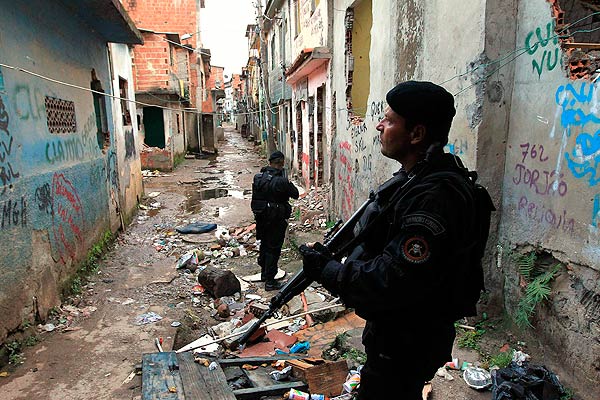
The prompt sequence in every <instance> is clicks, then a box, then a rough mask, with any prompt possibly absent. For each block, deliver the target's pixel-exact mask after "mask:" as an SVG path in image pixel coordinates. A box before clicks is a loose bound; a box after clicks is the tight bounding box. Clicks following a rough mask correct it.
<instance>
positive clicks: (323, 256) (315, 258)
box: [298, 242, 333, 281]
mask: <svg viewBox="0 0 600 400" xmlns="http://www.w3.org/2000/svg"><path fill="white" fill-rule="evenodd" d="M298 250H299V251H300V254H302V259H303V264H302V269H303V270H304V273H305V274H306V276H307V277H309V278H311V279H313V280H315V281H318V280H319V278H320V277H321V272H322V271H323V268H325V265H326V264H327V263H328V262H329V261H331V260H333V254H331V252H330V251H329V249H328V248H327V247H325V246H323V245H322V244H321V243H319V242H317V243H315V244H314V246H313V247H312V248H311V247H308V246H307V245H305V244H303V245H301V246H300V247H299V248H298Z"/></svg>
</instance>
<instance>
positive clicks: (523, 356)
mask: <svg viewBox="0 0 600 400" xmlns="http://www.w3.org/2000/svg"><path fill="white" fill-rule="evenodd" d="M530 359H531V357H530V356H529V354H527V353H523V352H522V351H515V352H514V353H513V356H512V361H513V362H514V363H515V364H517V365H518V366H519V367H520V366H522V365H523V364H524V363H526V362H527V361H529V360H530Z"/></svg>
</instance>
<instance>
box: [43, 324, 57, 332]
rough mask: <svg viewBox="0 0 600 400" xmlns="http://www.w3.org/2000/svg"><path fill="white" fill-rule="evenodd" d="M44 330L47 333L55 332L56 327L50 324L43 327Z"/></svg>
mask: <svg viewBox="0 0 600 400" xmlns="http://www.w3.org/2000/svg"><path fill="white" fill-rule="evenodd" d="M42 328H43V329H44V330H45V331H46V332H52V331H53V330H55V329H56V325H54V324H51V323H48V324H46V325H44V326H42Z"/></svg>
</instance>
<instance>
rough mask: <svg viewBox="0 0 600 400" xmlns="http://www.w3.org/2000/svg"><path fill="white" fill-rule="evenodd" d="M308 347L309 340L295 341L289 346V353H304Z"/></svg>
mask: <svg viewBox="0 0 600 400" xmlns="http://www.w3.org/2000/svg"><path fill="white" fill-rule="evenodd" d="M309 349H310V343H309V342H297V343H295V344H294V345H293V346H292V347H290V354H294V353H306V352H307V351H308V350H309Z"/></svg>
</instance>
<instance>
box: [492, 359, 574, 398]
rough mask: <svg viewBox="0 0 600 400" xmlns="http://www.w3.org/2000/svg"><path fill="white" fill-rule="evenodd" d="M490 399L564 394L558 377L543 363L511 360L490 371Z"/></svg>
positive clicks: (545, 396) (546, 396) (544, 396)
mask: <svg viewBox="0 0 600 400" xmlns="http://www.w3.org/2000/svg"><path fill="white" fill-rule="evenodd" d="M491 380H492V400H518V399H548V400H558V399H561V398H563V396H564V395H566V391H565V388H564V387H563V386H562V385H561V383H560V382H559V380H558V377H557V376H556V375H555V374H554V373H553V372H551V371H550V370H548V369H547V368H546V367H545V366H543V365H535V364H529V363H527V362H525V363H523V366H519V365H517V363H516V362H511V363H510V364H509V365H508V367H506V368H501V369H498V370H495V371H493V373H492V378H491Z"/></svg>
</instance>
